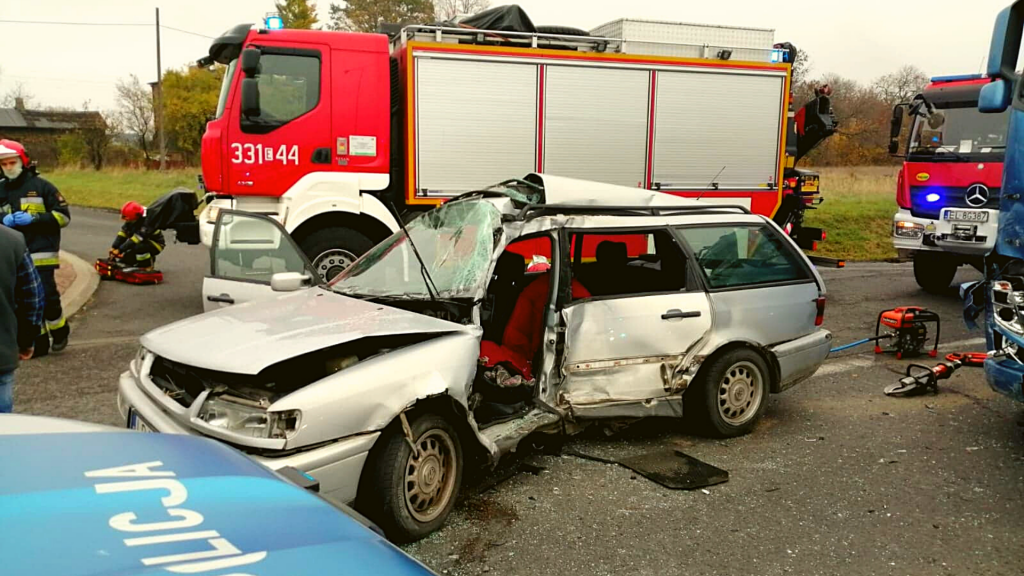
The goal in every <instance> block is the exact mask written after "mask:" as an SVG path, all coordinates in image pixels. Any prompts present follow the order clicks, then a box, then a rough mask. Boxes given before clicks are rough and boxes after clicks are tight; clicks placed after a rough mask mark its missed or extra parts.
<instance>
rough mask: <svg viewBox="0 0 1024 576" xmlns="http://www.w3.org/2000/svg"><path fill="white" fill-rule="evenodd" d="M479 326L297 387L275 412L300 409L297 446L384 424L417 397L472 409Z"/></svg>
mask: <svg viewBox="0 0 1024 576" xmlns="http://www.w3.org/2000/svg"><path fill="white" fill-rule="evenodd" d="M479 350H480V333H479V331H467V332H455V333H451V334H442V335H439V336H437V337H436V338H432V339H430V340H427V341H425V342H420V343H419V344H414V345H412V346H408V347H406V348H402V349H399V350H394V351H391V352H387V353H384V354H381V355H379V356H376V357H374V358H370V359H367V360H365V361H363V362H360V363H358V364H356V365H354V366H352V367H350V368H346V369H344V370H342V371H340V372H337V373H335V374H333V375H331V376H328V377H327V378H324V379H322V380H319V381H317V382H314V383H313V384H310V385H309V386H306V387H305V388H302V389H300V390H297V391H295V392H293V393H291V394H289V395H287V396H285V397H284V398H281V399H279V400H278V401H277V402H274V404H273V405H271V406H270V411H273V412H277V411H283V410H299V411H301V412H302V417H301V420H300V422H299V431H298V432H297V433H296V434H295V435H294V436H293V437H292V438H289V439H288V442H287V444H286V445H285V448H286V449H294V448H299V447H302V446H307V445H310V444H317V443H320V442H325V441H329V440H334V439H337V438H343V437H346V436H351V435H353V434H360V433H364V432H372V431H376V430H381V429H383V428H385V427H386V426H387V425H388V424H389V423H390V422H391V421H392V420H394V419H395V418H396V417H398V415H399V414H400V413H401V412H403V411H404V410H406V409H407V408H408V407H410V406H412V405H414V404H415V403H416V402H417V401H418V400H420V399H423V398H428V397H431V396H437V395H441V394H447V395H449V396H450V397H451V398H452V399H453V400H455V401H456V402H458V403H459V404H461V405H462V406H463V407H465V408H467V410H466V411H467V412H468V411H469V410H468V402H469V391H470V388H471V386H472V383H473V376H474V374H475V373H476V364H477V356H478V355H479Z"/></svg>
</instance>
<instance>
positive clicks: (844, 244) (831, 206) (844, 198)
mask: <svg viewBox="0 0 1024 576" xmlns="http://www.w3.org/2000/svg"><path fill="white" fill-rule="evenodd" d="M812 169H814V170H817V171H818V172H819V173H821V189H822V196H823V197H824V198H825V202H824V203H823V204H821V205H820V206H819V207H818V209H817V210H812V211H810V212H808V214H807V219H806V224H807V225H808V226H817V227H821V228H824V229H825V230H826V231H827V232H828V237H827V238H826V240H825V241H824V242H822V243H820V244H818V250H817V252H814V254H816V255H818V256H830V257H833V258H845V259H847V260H854V261H856V260H860V261H864V260H889V259H892V258H895V257H896V249H895V248H893V246H892V216H893V214H895V213H896V174H897V173H898V172H899V168H898V167H896V166H866V167H858V168H812Z"/></svg>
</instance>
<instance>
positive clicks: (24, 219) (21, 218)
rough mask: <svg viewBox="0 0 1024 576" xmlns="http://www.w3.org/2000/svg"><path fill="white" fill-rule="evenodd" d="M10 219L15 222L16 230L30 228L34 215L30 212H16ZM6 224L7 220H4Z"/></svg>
mask: <svg viewBox="0 0 1024 576" xmlns="http://www.w3.org/2000/svg"><path fill="white" fill-rule="evenodd" d="M10 217H11V219H12V220H13V221H14V227H15V228H17V227H19V226H28V225H29V224H31V223H32V220H33V218H32V215H31V214H29V213H28V212H15V213H14V214H11V215H10ZM6 222H7V219H6V218H4V223H6Z"/></svg>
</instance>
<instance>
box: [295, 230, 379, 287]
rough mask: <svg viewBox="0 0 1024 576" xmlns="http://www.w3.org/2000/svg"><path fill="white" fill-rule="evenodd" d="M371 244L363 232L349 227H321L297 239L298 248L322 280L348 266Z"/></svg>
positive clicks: (371, 246)
mask: <svg viewBox="0 0 1024 576" xmlns="http://www.w3.org/2000/svg"><path fill="white" fill-rule="evenodd" d="M373 245H374V242H373V241H372V240H370V239H369V238H367V237H366V235H365V234H363V233H362V232H358V231H356V230H352V229H351V228H321V229H320V230H316V231H315V232H313V233H311V234H309V235H308V236H306V237H304V238H302V240H300V241H299V248H302V252H303V253H304V254H305V255H306V257H307V258H309V261H310V262H312V263H313V268H314V269H315V270H316V271H317V274H319V275H320V277H321V278H322V279H323V280H324V281H329V280H331V279H333V278H334V277H335V276H337V275H338V273H340V272H341V271H342V270H344V269H345V268H348V267H349V266H350V265H351V264H352V263H353V262H355V261H356V259H357V258H359V257H360V256H362V255H363V254H366V252H367V251H368V250H369V249H370V248H373Z"/></svg>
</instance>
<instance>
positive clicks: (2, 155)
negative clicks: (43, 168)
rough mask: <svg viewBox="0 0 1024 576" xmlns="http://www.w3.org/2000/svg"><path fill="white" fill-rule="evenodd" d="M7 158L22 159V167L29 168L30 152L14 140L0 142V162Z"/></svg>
mask: <svg viewBox="0 0 1024 576" xmlns="http://www.w3.org/2000/svg"><path fill="white" fill-rule="evenodd" d="M6 158H21V164H22V166H28V152H26V151H25V147H24V146H22V145H21V144H20V143H19V142H15V141H14V140H0V160H4V159H6Z"/></svg>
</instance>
